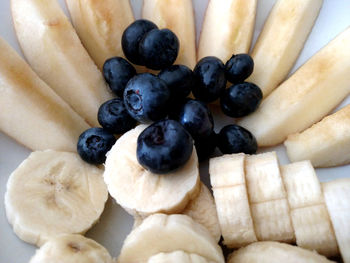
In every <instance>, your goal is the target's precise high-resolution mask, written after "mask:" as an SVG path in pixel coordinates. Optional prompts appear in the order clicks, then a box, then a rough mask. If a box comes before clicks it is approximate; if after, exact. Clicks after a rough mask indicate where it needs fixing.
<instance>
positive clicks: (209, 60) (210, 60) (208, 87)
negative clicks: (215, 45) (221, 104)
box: [192, 57, 226, 102]
mask: <svg viewBox="0 0 350 263" xmlns="http://www.w3.org/2000/svg"><path fill="white" fill-rule="evenodd" d="M193 72H194V75H195V79H196V85H194V87H193V89H192V92H193V95H194V96H195V98H196V99H199V100H201V101H204V102H213V101H215V100H217V99H218V98H219V97H220V95H221V93H222V92H223V91H224V90H225V88H226V77H225V66H224V64H223V63H222V61H221V60H220V59H218V58H216V57H205V58H202V59H201V60H200V61H199V62H198V63H197V65H196V67H195V68H194V71H193Z"/></svg>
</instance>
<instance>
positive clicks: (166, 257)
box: [147, 250, 212, 263]
mask: <svg viewBox="0 0 350 263" xmlns="http://www.w3.org/2000/svg"><path fill="white" fill-rule="evenodd" d="M164 262H166V263H179V262H181V263H209V261H208V260H206V259H205V258H203V257H201V256H198V255H196V254H188V253H186V252H184V251H181V250H178V251H174V252H171V253H159V254H157V255H154V256H152V257H150V258H149V259H148V261H147V263H164ZM210 262H212V261H210Z"/></svg>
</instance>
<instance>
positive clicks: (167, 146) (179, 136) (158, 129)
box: [136, 120, 193, 173]
mask: <svg viewBox="0 0 350 263" xmlns="http://www.w3.org/2000/svg"><path fill="white" fill-rule="evenodd" d="M192 151H193V140H192V138H191V135H190V134H189V133H188V132H187V131H186V130H185V129H184V128H183V127H182V126H181V124H180V123H178V122H176V121H174V120H161V121H158V122H155V123H153V124H152V125H151V126H149V127H147V128H146V129H145V130H144V131H143V132H142V133H141V134H140V135H139V137H138V139H137V150H136V153H137V159H138V161H139V163H140V164H141V165H142V166H143V167H144V168H146V169H147V170H150V171H151V172H153V173H167V172H170V171H173V170H175V169H177V168H179V167H181V166H182V165H184V164H185V163H186V162H187V161H188V160H189V159H190V157H191V154H192Z"/></svg>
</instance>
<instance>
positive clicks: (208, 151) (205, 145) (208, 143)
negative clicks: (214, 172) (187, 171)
mask: <svg viewBox="0 0 350 263" xmlns="http://www.w3.org/2000/svg"><path fill="white" fill-rule="evenodd" d="M216 145H217V134H216V133H215V132H214V131H213V132H212V133H211V135H209V137H207V138H202V139H197V140H196V141H195V142H194V146H195V147H196V151H197V155H198V160H199V161H200V162H202V161H204V160H207V159H208V158H209V157H210V156H211V155H212V154H213V153H214V151H215V149H216Z"/></svg>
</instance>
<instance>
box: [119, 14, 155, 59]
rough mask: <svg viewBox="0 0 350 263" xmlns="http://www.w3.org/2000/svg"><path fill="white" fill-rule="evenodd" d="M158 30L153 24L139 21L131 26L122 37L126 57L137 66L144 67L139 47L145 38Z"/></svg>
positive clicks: (142, 20) (143, 20)
mask: <svg viewBox="0 0 350 263" xmlns="http://www.w3.org/2000/svg"><path fill="white" fill-rule="evenodd" d="M156 28H158V27H157V26H156V25H155V24H154V23H153V22H151V21H148V20H145V19H139V20H136V21H135V22H133V23H132V24H130V25H129V26H128V27H127V28H126V29H125V31H124V33H123V36H122V48H123V52H124V55H125V57H126V58H127V59H128V60H129V61H130V62H132V63H134V64H136V65H143V62H142V60H141V59H140V54H139V45H140V41H141V40H142V39H143V37H144V36H145V35H146V33H148V32H149V31H151V30H152V29H156Z"/></svg>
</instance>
